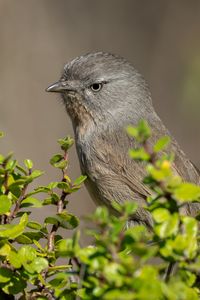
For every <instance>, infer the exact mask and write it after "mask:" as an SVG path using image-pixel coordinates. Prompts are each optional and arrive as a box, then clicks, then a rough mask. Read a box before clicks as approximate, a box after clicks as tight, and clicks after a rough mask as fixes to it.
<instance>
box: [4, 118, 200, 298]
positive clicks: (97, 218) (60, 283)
mask: <svg viewBox="0 0 200 300" xmlns="http://www.w3.org/2000/svg"><path fill="white" fill-rule="evenodd" d="M127 131H128V133H129V134H130V135H131V136H132V137H133V138H134V139H136V140H137V141H138V145H139V147H138V148H137V149H131V150H130V155H131V157H132V158H133V159H136V160H138V161H139V162H138V163H141V161H142V162H143V163H145V164H146V170H147V175H146V177H145V178H144V183H145V184H146V185H147V186H148V188H150V189H151V191H152V195H151V196H150V197H148V199H147V206H146V208H145V209H146V210H148V212H149V213H150V214H151V215H152V218H153V221H154V226H153V228H152V230H148V229H147V228H145V227H144V226H143V225H137V226H134V227H128V228H127V220H128V219H129V218H130V216H131V215H133V214H134V212H135V211H136V209H137V207H136V205H135V203H134V202H127V203H125V204H124V205H119V204H117V203H115V202H113V206H114V208H115V210H116V211H117V216H114V215H111V214H110V213H109V211H108V210H107V208H105V207H97V209H96V211H95V212H94V214H92V215H91V216H89V217H88V219H89V221H90V222H91V224H92V226H91V228H90V229H88V231H87V232H88V234H89V235H90V236H92V237H93V239H94V245H93V246H87V247H81V246H80V242H79V238H80V233H79V231H78V230H77V227H78V224H79V220H78V218H77V217H76V216H75V215H73V214H71V213H69V212H68V211H67V210H66V207H67V204H68V195H70V194H71V193H73V192H76V191H78V190H79V189H80V187H81V185H82V183H83V182H84V180H85V179H86V177H85V176H80V177H79V178H77V179H76V180H75V181H72V180H71V179H70V177H69V175H68V173H67V172H68V151H69V149H70V148H71V146H72V145H73V140H72V139H71V138H69V137H67V138H65V139H60V140H59V141H58V142H59V144H60V147H61V150H62V153H59V154H55V155H54V156H53V157H52V158H51V159H50V163H51V165H52V166H53V167H55V168H58V169H60V171H61V174H62V177H61V180H60V181H55V182H51V183H49V184H48V185H46V186H38V187H37V188H34V189H31V184H32V182H34V181H35V180H36V179H37V178H38V177H39V176H41V175H42V174H43V172H41V171H40V170H35V169H34V168H33V163H32V161H31V160H29V159H26V160H25V161H24V166H22V165H20V164H19V163H18V162H17V161H16V160H15V159H14V158H13V155H12V154H8V155H7V156H3V155H0V219H1V225H0V262H1V263H0V299H21V300H22V299H24V300H26V299H27V300H28V299H40V300H42V299H59V300H67V299H69V300H73V299H74V300H75V299H85V300H95V299H103V300H111V299H113V300H124V299H127V300H132V299H133V300H135V299H136V300H146V299H148V300H151V299H152V300H155V299H156V300H157V299H158V300H159V299H160V300H162V299H163V300H190V299H191V300H196V299H199V295H200V271H199V270H200V251H199V231H198V220H199V216H196V217H192V216H186V215H183V214H182V208H183V207H184V206H186V205H187V203H188V202H198V201H200V187H199V186H196V185H194V184H192V183H185V182H183V181H182V179H181V178H180V177H178V176H176V175H174V174H173V172H172V164H173V158H172V157H173V156H172V155H165V154H163V155H160V152H161V151H163V150H164V149H165V147H167V144H168V143H169V138H168V137H163V138H161V139H160V140H159V141H157V142H156V144H155V145H154V146H153V147H152V148H151V147H150V146H149V144H148V138H149V137H150V135H151V131H150V129H149V127H148V125H147V123H146V122H144V121H141V122H140V123H139V124H138V126H137V127H129V128H128V129H127ZM0 136H3V134H0ZM158 154H159V155H158ZM49 205H53V206H54V207H55V210H56V212H55V213H54V214H52V215H50V216H48V215H47V216H45V217H44V220H43V221H42V222H41V223H39V222H36V221H35V220H34V219H32V211H33V209H40V208H41V207H43V206H49ZM94 225H95V226H94ZM61 228H64V229H66V230H73V234H72V237H71V238H65V236H64V235H61V234H60V233H59V230H60V229H61ZM125 228H126V229H125ZM74 229H76V230H74ZM60 258H62V261H61V260H60ZM155 260H156V262H155ZM63 262H64V263H63Z"/></svg>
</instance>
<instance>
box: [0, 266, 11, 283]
mask: <svg viewBox="0 0 200 300" xmlns="http://www.w3.org/2000/svg"><path fill="white" fill-rule="evenodd" d="M12 275H13V273H12V271H11V270H9V269H7V268H3V267H1V268H0V283H5V282H8V281H10V280H11V278H12Z"/></svg>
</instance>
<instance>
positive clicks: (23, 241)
mask: <svg viewBox="0 0 200 300" xmlns="http://www.w3.org/2000/svg"><path fill="white" fill-rule="evenodd" d="M15 240H16V242H17V243H18V244H32V240H31V239H30V238H29V237H27V236H26V235H25V234H21V235H19V236H18V237H16V239H15Z"/></svg>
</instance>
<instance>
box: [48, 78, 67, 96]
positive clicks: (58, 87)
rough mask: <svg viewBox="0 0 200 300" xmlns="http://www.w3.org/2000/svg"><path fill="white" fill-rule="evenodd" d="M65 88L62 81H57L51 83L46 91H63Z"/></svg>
mask: <svg viewBox="0 0 200 300" xmlns="http://www.w3.org/2000/svg"><path fill="white" fill-rule="evenodd" d="M64 89H65V88H64V87H63V86H62V84H61V82H60V81H58V82H55V83H53V84H51V85H50V86H49V87H48V88H47V89H46V92H54V93H61V92H62V91H63V90H64Z"/></svg>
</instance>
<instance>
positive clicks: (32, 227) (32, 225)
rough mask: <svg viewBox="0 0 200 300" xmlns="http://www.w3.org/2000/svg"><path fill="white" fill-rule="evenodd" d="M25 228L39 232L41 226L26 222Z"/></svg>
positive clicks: (36, 223)
mask: <svg viewBox="0 0 200 300" xmlns="http://www.w3.org/2000/svg"><path fill="white" fill-rule="evenodd" d="M26 226H27V227H29V228H31V229H35V230H40V229H41V228H42V225H41V224H40V223H38V222H33V221H30V222H28V223H27V225H26Z"/></svg>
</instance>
